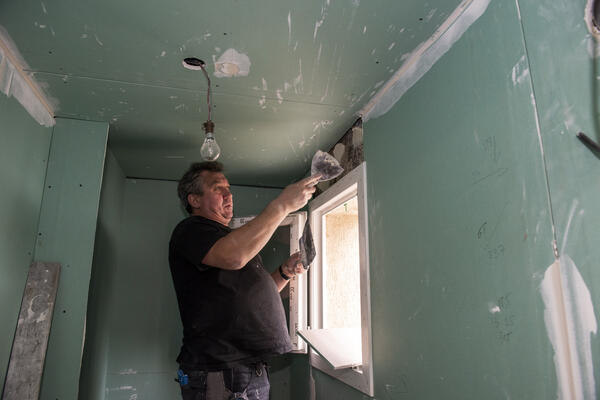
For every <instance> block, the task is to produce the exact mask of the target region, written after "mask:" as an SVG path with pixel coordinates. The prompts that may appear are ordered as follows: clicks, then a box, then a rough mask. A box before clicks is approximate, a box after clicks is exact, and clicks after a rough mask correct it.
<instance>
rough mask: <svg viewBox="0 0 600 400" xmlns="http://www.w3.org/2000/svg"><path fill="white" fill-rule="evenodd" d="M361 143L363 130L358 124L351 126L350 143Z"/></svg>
mask: <svg viewBox="0 0 600 400" xmlns="http://www.w3.org/2000/svg"><path fill="white" fill-rule="evenodd" d="M362 143H363V130H362V128H359V127H358V126H353V127H352V145H353V146H354V147H358V146H360V145H362Z"/></svg>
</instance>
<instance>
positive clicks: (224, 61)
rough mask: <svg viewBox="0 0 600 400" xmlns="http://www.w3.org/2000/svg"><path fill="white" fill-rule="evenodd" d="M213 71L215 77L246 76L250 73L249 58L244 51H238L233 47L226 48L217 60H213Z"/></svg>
mask: <svg viewBox="0 0 600 400" xmlns="http://www.w3.org/2000/svg"><path fill="white" fill-rule="evenodd" d="M214 59H215V56H213V61H214V63H215V73H214V75H215V76H216V77H217V78H225V77H232V76H248V74H249V73H250V65H251V63H250V58H248V56H247V55H246V54H244V53H239V52H238V51H237V50H235V49H227V50H225V52H223V54H221V56H220V57H219V59H218V60H216V61H215V60H214Z"/></svg>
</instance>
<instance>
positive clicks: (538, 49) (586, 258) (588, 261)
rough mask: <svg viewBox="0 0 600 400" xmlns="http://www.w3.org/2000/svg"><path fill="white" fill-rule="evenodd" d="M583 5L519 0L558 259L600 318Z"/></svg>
mask: <svg viewBox="0 0 600 400" xmlns="http://www.w3.org/2000/svg"><path fill="white" fill-rule="evenodd" d="M585 7H586V2H585V1H583V0H578V1H565V0H560V1H549V0H543V1H536V2H535V3H529V2H523V1H522V2H521V16H522V18H523V26H524V32H525V38H526V40H527V43H528V49H529V61H530V74H531V76H532V80H533V84H534V88H535V99H536V104H537V109H538V113H539V116H540V130H541V137H542V141H543V143H544V151H545V154H546V162H547V165H548V177H549V187H550V193H551V199H552V209H553V213H554V222H555V225H556V226H555V229H556V239H557V244H558V250H559V253H560V256H561V258H563V259H564V258H567V257H569V258H571V259H572V260H573V262H574V264H575V266H576V267H577V269H578V270H579V273H580V274H581V277H582V278H583V281H584V282H585V284H586V286H587V288H588V290H589V292H590V294H591V300H592V304H593V305H594V306H595V307H596V308H595V316H596V321H598V316H599V314H598V305H599V304H600V269H599V268H598V260H599V259H600V247H599V246H598V245H597V242H598V238H600V213H599V212H598V209H599V205H600V184H599V182H600V159H599V158H598V156H597V155H594V154H593V153H592V152H591V151H590V150H589V149H588V148H586V147H585V146H584V145H583V144H582V143H581V142H580V141H579V140H578V139H577V138H576V137H575V135H576V134H577V133H578V132H584V133H585V134H586V135H587V136H589V137H591V138H592V139H593V140H595V141H597V142H600V119H599V112H600V107H599V101H600V90H599V88H600V80H599V79H600V68H599V66H600V59H599V58H598V57H599V56H600V45H599V43H600V41H596V40H594V38H593V37H592V35H591V34H590V32H589V31H588V29H587V27H586V24H585V21H584V9H585ZM590 336H591V337H590V340H591V351H592V358H593V361H594V362H593V366H594V375H595V386H596V396H598V393H600V386H599V384H600V368H599V366H598V360H600V346H599V340H598V335H597V334H593V335H590ZM580 344H581V343H580ZM581 349H582V348H580V350H581ZM586 350H589V349H586ZM588 397H589V394H588Z"/></svg>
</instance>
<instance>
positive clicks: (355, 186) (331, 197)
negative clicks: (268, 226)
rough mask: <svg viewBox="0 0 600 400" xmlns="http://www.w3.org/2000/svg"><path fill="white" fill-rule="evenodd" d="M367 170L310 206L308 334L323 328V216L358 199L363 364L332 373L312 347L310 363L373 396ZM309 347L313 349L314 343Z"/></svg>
mask: <svg viewBox="0 0 600 400" xmlns="http://www.w3.org/2000/svg"><path fill="white" fill-rule="evenodd" d="M366 170H367V169H366V163H364V162H363V163H362V164H360V165H359V166H358V167H356V168H355V169H354V170H352V171H350V172H349V173H348V174H346V175H345V176H344V177H343V178H342V179H340V180H339V181H338V182H336V183H335V184H334V185H333V186H331V187H330V188H328V189H327V190H326V191H325V192H323V193H322V194H321V195H319V196H318V197H316V198H315V199H314V200H312V201H311V202H310V203H309V218H310V225H311V228H312V231H313V237H314V241H315V248H316V251H317V255H316V257H315V260H314V261H313V264H312V267H311V270H310V276H309V293H310V330H315V329H322V327H323V307H322V297H323V276H322V267H321V265H322V262H323V258H322V256H323V251H322V249H323V243H324V242H323V234H322V233H323V232H322V221H323V216H324V215H325V214H326V213H327V212H329V211H331V210H333V209H334V208H336V207H337V206H339V205H340V204H343V203H344V202H345V201H347V200H349V199H350V198H352V197H354V196H356V197H357V199H358V232H359V256H360V309H361V344H362V364H361V365H360V366H354V367H349V368H341V369H334V367H333V366H332V364H331V363H329V362H328V361H327V360H326V359H325V358H324V357H322V356H321V355H320V354H319V353H318V352H317V351H316V350H315V349H314V348H313V347H311V349H310V363H311V365H312V366H313V367H315V368H317V369H319V370H321V371H323V372H325V373H326V374H328V375H330V376H332V377H334V378H337V379H338V380H340V381H342V382H344V383H346V384H348V385H350V386H352V387H354V388H356V389H358V390H360V391H361V392H363V393H365V394H367V395H369V396H374V388H373V358H372V347H371V343H372V341H371V337H372V330H371V294H370V277H369V244H368V237H369V235H368V218H367V216H368V214H367V192H366V182H367V177H366ZM309 332H310V331H309ZM309 345H311V346H313V345H314V343H313V344H309ZM321 353H322V352H321Z"/></svg>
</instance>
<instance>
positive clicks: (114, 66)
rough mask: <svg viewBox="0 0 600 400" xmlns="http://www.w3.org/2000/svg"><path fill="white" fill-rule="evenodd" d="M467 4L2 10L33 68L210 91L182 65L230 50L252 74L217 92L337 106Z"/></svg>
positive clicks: (17, 4) (267, 0)
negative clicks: (246, 60) (186, 59)
mask: <svg viewBox="0 0 600 400" xmlns="http://www.w3.org/2000/svg"><path fill="white" fill-rule="evenodd" d="M459 3H460V0H452V1H448V0H444V1H439V0H438V1H435V2H433V1H432V2H429V4H422V3H420V2H408V3H407V2H395V1H382V0H379V1H371V2H362V3H361V2H360V1H357V0H346V1H339V2H331V1H307V2H295V1H291V0H287V1H273V0H260V1H256V2H252V3H240V2H237V1H235V0H226V1H200V2H177V3H164V2H161V1H150V2H145V3H144V4H143V6H141V4H140V3H139V2H131V3H128V4H123V3H122V2H118V1H116V0H110V1H106V2H103V3H97V2H92V1H84V2H78V1H72V0H71V1H65V2H62V3H50V2H43V3H40V2H39V1H35V0H25V1H23V0H21V1H5V2H3V3H2V4H1V5H0V25H2V26H4V27H5V28H6V30H7V31H8V33H9V34H10V35H11V36H12V38H13V40H14V41H15V43H16V44H17V46H18V47H19V49H20V50H21V53H22V54H23V57H24V58H25V60H26V61H27V62H28V64H29V65H30V66H31V68H32V70H34V71H46V72H51V73H54V74H60V75H75V76H81V77H90V78H95V79H98V78H99V79H104V80H107V81H127V82H132V83H137V84H151V85H162V86H171V87H183V88H188V87H190V88H194V89H204V88H205V86H204V85H205V81H204V79H203V77H202V74H201V73H198V72H191V71H189V70H186V69H184V68H183V67H182V66H181V61H182V59H183V58H184V57H190V56H195V57H199V58H201V59H203V60H204V61H206V62H207V64H208V67H209V71H211V72H213V71H214V66H213V65H212V63H213V62H214V61H216V60H217V59H218V58H219V57H220V56H221V55H222V54H223V53H225V52H226V50H227V49H230V48H232V49H235V50H236V51H238V52H240V53H243V54H246V55H247V56H248V58H249V61H250V66H249V74H248V76H239V77H237V78H233V79H227V78H223V79H219V78H216V77H215V79H214V82H215V83H216V84H219V86H220V87H218V88H215V89H216V92H222V93H229V94H235V95H242V96H252V97H260V96H261V95H263V94H264V95H266V97H268V98H271V99H277V98H279V97H280V96H282V97H284V98H286V99H288V98H289V99H290V100H292V101H295V102H297V101H302V102H305V103H322V104H338V105H339V104H349V103H351V102H352V101H354V100H355V99H356V98H358V97H359V96H360V95H361V94H363V96H364V94H368V93H369V92H370V91H372V90H373V89H374V88H373V86H372V85H373V84H374V83H376V82H378V81H381V80H385V79H387V78H388V77H389V75H390V73H391V72H390V71H389V70H390V69H391V70H392V72H393V71H394V70H395V69H397V68H398V67H399V65H401V64H402V62H403V61H404V59H405V58H404V57H402V56H403V54H402V52H409V51H412V50H413V49H414V48H415V47H416V46H418V45H419V43H421V42H423V41H425V40H426V39H427V38H428V37H430V36H431V35H432V34H433V32H435V30H436V28H437V27H438V26H439V25H440V24H442V23H443V21H444V20H445V19H446V18H447V16H448V15H449V14H451V13H452V11H453V10H454V8H456V7H457V6H458V4H459ZM157 27H160V28H159V29H157ZM376 61H377V63H376ZM361 78H362V79H361ZM365 78H366V79H365ZM263 82H264V83H263ZM257 94H258V95H257ZM61 100H62V99H61Z"/></svg>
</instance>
